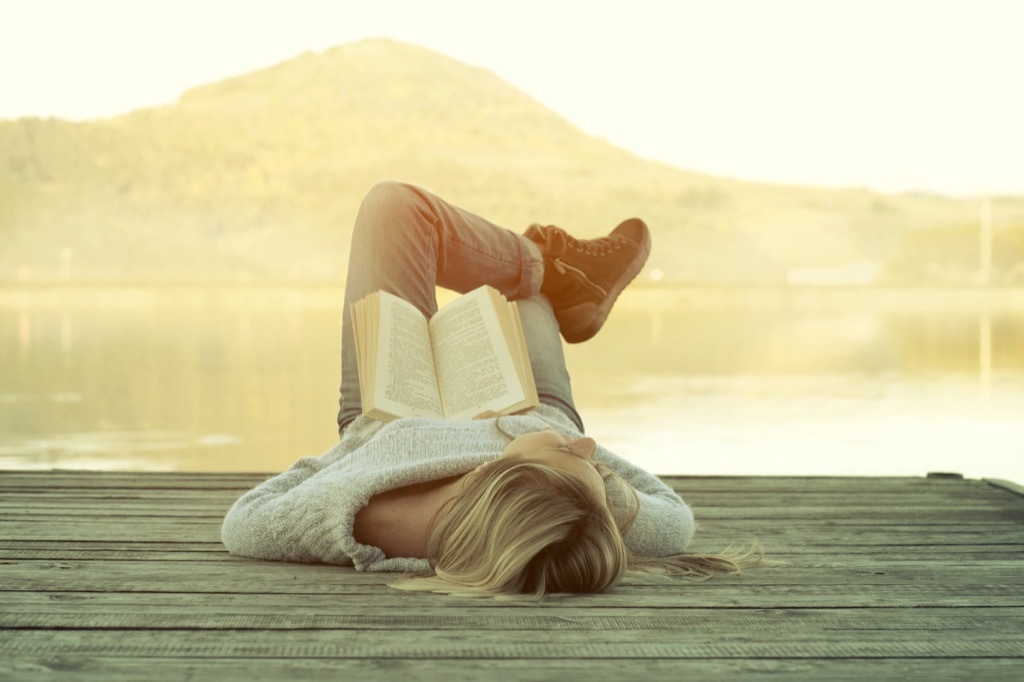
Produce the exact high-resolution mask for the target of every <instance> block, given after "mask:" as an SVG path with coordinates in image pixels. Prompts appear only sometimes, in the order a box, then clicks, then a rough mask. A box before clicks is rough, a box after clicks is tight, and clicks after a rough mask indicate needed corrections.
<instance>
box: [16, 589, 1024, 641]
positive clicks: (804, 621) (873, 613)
mask: <svg viewBox="0 0 1024 682" xmlns="http://www.w3.org/2000/svg"><path fill="white" fill-rule="evenodd" d="M33 594H35V595H37V596H38V595H39V594H40V593H33ZM122 596H123V595H122ZM167 596H172V595H167ZM176 599H177V601H168V602H165V603H164V604H163V605H162V606H163V608H157V607H155V606H154V605H153V604H152V603H150V604H146V605H145V606H143V605H140V604H136V603H135V602H131V601H130V602H124V603H122V604H121V605H120V606H113V605H111V604H106V603H101V604H95V603H92V604H90V603H88V602H83V601H81V600H76V601H72V602H68V601H52V600H50V601H44V600H41V599H38V598H37V599H33V600H25V599H21V600H13V601H9V602H8V603H7V604H6V605H5V607H4V611H3V612H2V613H0V627H5V628H16V629H50V630H52V629H71V630H83V629H104V630H132V629H138V630H153V629H156V630H185V629H188V630H244V629H254V630H321V629H329V630H356V629H357V630H452V629H462V630H466V629H480V630H500V631H505V632H511V631H515V630H591V631H604V630H619V629H625V630H673V631H677V632H687V633H689V632H719V633H729V634H731V635H734V634H737V633H740V634H742V633H750V632H757V631H765V630H772V631H776V630H779V631H791V632H797V631H803V630H820V631H825V630H828V631H844V630H845V631H860V630H885V631H893V632H894V633H895V635H894V636H898V634H899V631H900V630H907V629H910V630H915V631H918V630H934V631H937V632H939V633H942V632H945V631H947V630H950V629H956V630H962V631H968V630H969V631H972V632H975V633H978V632H988V633H990V634H1004V633H1013V632H1018V633H1020V632H1024V613H1022V612H1021V610H1020V609H1014V608H999V607H994V608H970V607H961V608H935V609H924V610H922V611H921V612H919V611H917V610H914V611H911V610H909V609H892V608H872V609H863V608H862V609H805V610H799V609H776V610H772V611H766V610H763V609H709V608H702V607H691V608H680V609H642V608H635V607H621V608H608V607H590V608H581V607H576V606H572V605H571V603H570V605H561V606H559V607H557V608H549V609H544V610H538V609H533V608H530V607H518V608H517V607H510V606H508V607H503V608H500V609H495V608H490V609H488V608H477V607H464V606H458V605H456V606H440V607H439V606H438V605H436V604H434V605H431V606H407V607H405V608H403V609H402V610H401V613H395V614H391V613H388V612H387V611H382V610H381V609H379V608H376V607H375V606H374V605H373V604H365V603H347V602H345V603H338V602H330V603H324V601H323V600H322V599H321V600H320V603H318V604H312V603H309V600H307V601H306V603H305V604H303V605H302V606H301V607H299V606H297V605H295V604H294V603H290V602H289V601H287V600H277V601H276V603H275V607H274V609H273V610H269V609H267V608H265V607H262V608H261V607H258V606H257V605H255V604H253V603H252V600H247V601H243V602H239V603H237V604H233V605H231V606H227V605H225V604H223V603H220V602H218V603H211V602H210V601H208V600H203V601H202V602H201V603H193V602H191V601H190V600H188V599H185V598H182V597H181V596H178V597H177V598H176ZM157 616H158V617H157Z"/></svg>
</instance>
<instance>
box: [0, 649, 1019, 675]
mask: <svg viewBox="0 0 1024 682" xmlns="http://www.w3.org/2000/svg"><path fill="white" fill-rule="evenodd" d="M958 663H960V665H958ZM1020 665H1021V661H1020V659H1019V658H1016V657H1006V658H998V657H978V656H976V657H972V658H970V659H963V660H962V662H961V661H958V659H952V658H917V657H913V658H884V657H879V658H837V659H823V658H799V659H794V658H734V659H729V658H688V659H687V658H673V659H665V658H640V657H629V658H623V659H601V660H597V661H586V660H578V659H577V660H569V659H562V660H560V659H545V660H542V661H532V660H530V659H494V658H467V659H426V660H425V659H421V658H400V657H389V658H387V659H384V660H382V659H376V658H364V659H352V658H337V657H334V658H326V657H310V658H298V657H278V658H267V657H261V658H258V659H249V658H211V657H205V658H203V659H197V658H194V657H191V656H189V655H188V653H187V652H185V651H183V652H182V653H179V654H177V655H175V656H173V657H172V656H162V657H145V658H123V657H115V656H96V655H83V654H77V655H75V656H74V657H66V656H64V655H62V654H61V653H60V652H59V651H55V652H49V653H47V654H43V655H39V656H17V657H6V658H3V659H0V679H5V680H8V679H9V680H30V679H46V680H73V681H74V682H138V680H145V679H152V678H153V675H154V671H159V674H160V678H161V679H163V680H192V679H197V678H201V679H210V680H232V679H237V680H303V681H306V682H321V681H322V682H337V681H338V680H359V681H360V682H375V681H376V680H384V681H386V682H394V680H416V681H417V682H433V681H434V680H437V681H438V682H480V680H504V681H507V682H550V681H551V680H553V679H560V680H587V681H588V682H623V680H634V679H638V677H637V675H638V671H642V679H643V680H645V681H651V682H660V681H664V682H679V681H680V680H681V679H688V678H693V679H719V678H729V679H736V678H739V679H750V678H751V677H755V678H761V677H767V676H774V677H777V678H779V679H785V680H805V679H806V680H815V681H818V680H822V679H866V680H876V679H891V678H893V677H896V676H899V677H900V678H902V679H908V680H915V679H917V680H966V679H975V680H1013V679H1016V678H1017V676H1018V675H1019V672H1020Z"/></svg>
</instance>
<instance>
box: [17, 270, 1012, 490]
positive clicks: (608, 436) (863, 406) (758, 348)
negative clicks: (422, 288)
mask: <svg viewBox="0 0 1024 682" xmlns="http://www.w3.org/2000/svg"><path fill="white" fill-rule="evenodd" d="M339 301H340V292H333V291H328V290H315V291H306V292H302V291H299V292H294V291H293V292H284V293H282V292H267V291H234V292H227V293H225V292H196V291H192V292H187V293H186V294H184V295H177V294H176V295H171V294H168V293H153V292H144V291H142V292H134V293H131V292H129V293H125V292H120V293H118V294H117V295H110V294H106V295H96V296H93V297H90V296H83V295H78V296H74V297H71V298H67V297H64V296H61V295H60V294H59V293H57V294H54V293H52V292H51V293H45V292H44V293H35V294H20V295H17V296H8V297H7V298H3V299H2V302H0V360H2V363H0V468H8V469H9V468H88V469H132V470H197V471H198V470H204V471H238V470H245V471H276V470H280V469H283V468H285V467H287V466H288V465H289V464H290V463H291V462H292V461H293V460H294V459H295V458H297V457H299V456H302V455H306V454H317V453H320V452H322V451H324V450H326V449H327V448H328V447H330V446H331V445H332V444H333V442H334V441H335V440H336V431H335V426H334V416H335V411H336V407H337V402H336V401H337V385H338V373H339V365H340V360H339V350H338V347H339V343H340V342H339V339H340V322H341V318H340V311H339V309H338V307H337V305H338V302H339ZM567 353H568V362H569V365H570V369H571V371H572V375H573V381H574V387H575V390H576V395H577V403H578V405H579V407H580V410H581V413H582V414H583V417H584V420H585V421H586V423H587V426H588V430H589V432H590V433H591V435H593V436H594V437H595V438H597V439H598V440H599V441H600V442H602V443H604V444H606V445H608V446H610V447H611V448H612V449H613V450H615V451H616V452H618V453H619V454H621V455H623V456H626V457H628V458H630V459H633V460H634V461H637V462H638V463H640V464H642V465H644V466H646V467H648V468H650V469H652V470H654V471H656V472H658V473H704V474H844V475H845V474H864V475H923V474H925V473H927V472H929V471H956V472H960V473H963V474H965V475H966V476H969V477H972V478H973V477H992V478H1005V479H1010V480H1014V481H1016V482H1018V483H1024V315H1021V314H1020V313H1005V314H988V315H984V316H983V315H979V314H976V313H966V312H962V313H955V314H950V313H947V314H938V313H934V312H932V313H921V312H880V311H870V310H867V311H862V312H848V311H847V312H818V313H814V314H811V313H799V312H794V311H789V312H785V311H782V312H780V311H775V312H765V311H754V310H736V309H733V310H708V309H696V308H688V309H682V310H681V309H672V308H654V309H652V308H651V307H650V306H643V309H641V307H640V306H633V305H632V304H631V302H630V300H629V299H627V300H626V301H624V302H623V305H621V306H620V308H619V309H617V310H616V312H615V315H614V316H613V317H612V320H611V321H610V322H609V325H608V326H607V327H606V328H605V330H603V331H602V332H601V334H600V335H599V336H597V337H596V338H595V340H594V341H592V342H590V343H587V344H583V345H579V346H570V347H568V349H567Z"/></svg>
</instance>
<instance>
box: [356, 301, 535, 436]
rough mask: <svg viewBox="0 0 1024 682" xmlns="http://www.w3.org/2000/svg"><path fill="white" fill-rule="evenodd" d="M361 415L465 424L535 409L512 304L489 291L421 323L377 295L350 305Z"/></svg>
mask: <svg viewBox="0 0 1024 682" xmlns="http://www.w3.org/2000/svg"><path fill="white" fill-rule="evenodd" d="M352 326H353V331H354V332H355V333H354V336H355V341H356V363H357V364H358V366H359V390H360V392H361V393H362V399H363V414H365V415H368V416H370V417H373V418H374V419H380V420H381V421H391V420H392V419H397V418H398V417H435V418H439V419H472V418H473V417H475V416H476V415H478V414H480V413H481V412H487V411H493V412H497V413H499V414H511V413H512V412H518V411H519V410H522V409H525V408H528V407H534V406H536V405H537V404H538V400H537V386H536V384H534V381H533V370H532V369H531V368H530V356H529V354H528V353H527V350H526V339H525V338H524V336H523V327H522V324H521V323H520V321H519V309H518V308H517V307H516V304H515V302H514V301H513V302H509V301H507V300H505V297H504V296H502V295H501V294H500V293H498V291H497V290H496V289H494V288H492V287H489V286H482V287H480V288H479V289H474V290H473V291H471V292H469V293H468V294H465V295H463V296H461V297H459V298H457V299H455V300H454V301H452V302H451V303H449V304H447V305H446V306H444V307H443V308H441V309H440V310H438V311H437V313H435V314H434V316H433V317H432V318H431V319H430V320H429V321H428V320H427V319H426V318H424V317H423V314H422V313H420V311H419V310H417V309H416V307H415V306H413V305H412V304H411V303H408V302H407V301H403V300H402V299H401V298H399V297H397V296H395V295H393V294H389V293H387V292H384V291H378V292H376V293H373V294H370V295H369V296H366V297H365V298H363V299H362V300H360V301H357V302H356V303H353V304H352Z"/></svg>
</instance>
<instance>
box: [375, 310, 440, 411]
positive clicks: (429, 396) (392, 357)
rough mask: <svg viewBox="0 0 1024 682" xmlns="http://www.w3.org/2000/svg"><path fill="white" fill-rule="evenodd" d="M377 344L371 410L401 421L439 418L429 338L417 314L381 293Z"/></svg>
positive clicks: (438, 400)
mask: <svg viewBox="0 0 1024 682" xmlns="http://www.w3.org/2000/svg"><path fill="white" fill-rule="evenodd" d="M378 344H379V345H378V353H377V369H376V382H375V386H374V390H373V394H374V405H373V407H375V408H379V409H381V410H384V411H385V412H389V413H391V414H394V415H397V416H401V417H437V418H440V417H441V416H442V411H441V398H440V396H439V395H438V390H437V378H436V376H435V374H434V358H433V354H432V353H431V350H430V336H429V332H428V330H427V321H426V319H424V317H423V315H422V314H420V311H419V310H417V309H416V307H415V306H413V305H412V304H410V303H407V302H406V301H403V300H402V299H400V298H398V297H397V296H394V295H392V294H388V293H386V292H381V295H380V328H379V335H378ZM365 411H366V408H365V406H364V412H365Z"/></svg>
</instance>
